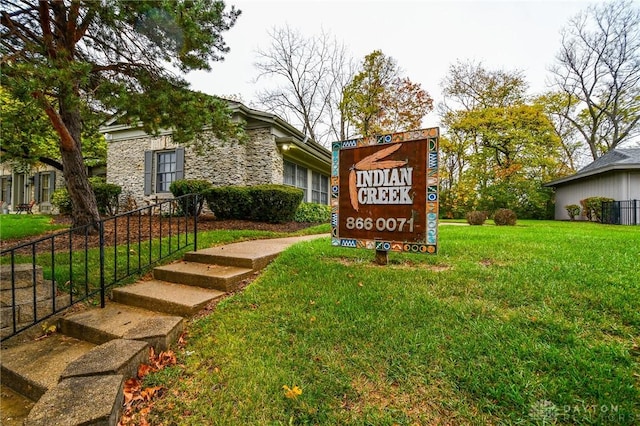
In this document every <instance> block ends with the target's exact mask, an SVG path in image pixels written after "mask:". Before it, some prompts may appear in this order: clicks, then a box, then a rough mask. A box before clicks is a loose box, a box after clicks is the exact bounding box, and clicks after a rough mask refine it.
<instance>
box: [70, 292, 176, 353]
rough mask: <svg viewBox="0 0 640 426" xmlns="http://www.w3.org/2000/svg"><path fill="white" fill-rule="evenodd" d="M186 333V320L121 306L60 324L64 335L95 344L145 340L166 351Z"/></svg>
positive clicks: (78, 316) (112, 304)
mask: <svg viewBox="0 0 640 426" xmlns="http://www.w3.org/2000/svg"><path fill="white" fill-rule="evenodd" d="M183 329H184V320H183V319H182V317H177V316H168V315H163V314H159V313H157V312H153V311H148V310H146V309H140V308H136V307H133V306H127V305H122V304H120V303H108V304H107V305H106V306H105V308H104V309H91V310H88V311H85V312H80V313H78V314H73V315H69V316H67V317H64V318H62V319H61V320H60V332H61V333H64V334H66V335H68V336H72V337H76V338H82V339H84V340H87V341H89V342H92V343H95V344H103V343H106V342H108V341H110V340H113V339H129V340H142V341H145V342H147V343H148V344H149V345H150V346H153V348H155V349H156V350H157V351H163V350H166V349H167V348H168V347H169V345H170V344H171V343H173V342H175V341H176V340H177V339H178V337H179V336H180V333H182V330H183Z"/></svg>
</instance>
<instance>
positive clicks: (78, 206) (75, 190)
mask: <svg viewBox="0 0 640 426" xmlns="http://www.w3.org/2000/svg"><path fill="white" fill-rule="evenodd" d="M61 92H62V91H61ZM70 94H71V95H70ZM74 94H75V90H73V89H71V90H69V92H67V93H66V95H67V96H64V95H65V93H64V92H62V96H60V98H59V101H60V119H61V121H62V123H63V126H64V127H65V129H66V131H67V134H68V135H69V136H71V138H66V140H65V138H62V139H63V140H61V143H60V154H61V155H62V164H63V165H64V172H63V173H64V178H65V180H66V183H67V190H68V191H69V197H70V198H71V207H72V210H71V217H72V219H73V227H81V226H86V225H91V226H90V228H89V232H90V233H92V232H94V231H97V230H98V225H97V222H98V221H99V220H100V213H99V212H98V206H97V203H96V197H95V194H94V193H93V189H91V186H90V185H89V176H88V173H87V169H86V167H85V165H84V161H83V158H82V149H81V138H82V118H81V116H80V111H79V109H78V108H77V106H76V105H77V96H73V95H74ZM54 127H55V126H54ZM78 232H81V233H84V229H82V230H79V231H78Z"/></svg>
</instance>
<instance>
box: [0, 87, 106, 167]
mask: <svg viewBox="0 0 640 426" xmlns="http://www.w3.org/2000/svg"><path fill="white" fill-rule="evenodd" d="M0 110H1V111H2V145H0V152H2V156H1V157H0V162H12V163H19V164H24V165H33V164H35V163H36V162H40V163H43V164H47V165H49V166H51V167H54V168H55V169H57V170H59V171H61V172H63V171H64V166H63V164H62V163H61V162H60V149H59V148H58V139H59V138H58V135H57V133H56V132H55V131H54V129H53V128H52V127H51V122H50V121H49V119H48V117H47V115H46V114H45V113H44V111H43V110H42V108H40V106H39V105H38V103H37V101H36V99H34V98H32V97H29V98H25V99H21V100H20V99H16V98H14V97H13V96H11V94H10V93H9V92H8V91H7V90H6V89H5V88H4V87H0ZM83 117H84V118H83V119H84V122H83V133H82V140H83V148H82V156H83V159H84V161H85V165H92V166H95V165H105V164H106V161H107V144H106V141H105V139H104V136H103V135H101V134H100V133H99V132H98V127H99V125H100V123H101V122H102V121H103V119H104V117H103V115H97V116H96V115H88V114H83ZM92 118H97V119H96V120H92Z"/></svg>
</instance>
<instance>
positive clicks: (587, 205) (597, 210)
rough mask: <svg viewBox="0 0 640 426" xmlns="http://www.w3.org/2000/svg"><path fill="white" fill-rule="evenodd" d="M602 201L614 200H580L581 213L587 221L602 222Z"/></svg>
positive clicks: (593, 198) (595, 198)
mask: <svg viewBox="0 0 640 426" xmlns="http://www.w3.org/2000/svg"><path fill="white" fill-rule="evenodd" d="M604 201H607V202H610V201H615V200H614V199H613V198H607V197H589V198H585V199H584V200H580V204H581V205H582V211H583V212H584V215H585V216H586V217H587V219H589V220H595V221H596V222H602V203H603V202H604Z"/></svg>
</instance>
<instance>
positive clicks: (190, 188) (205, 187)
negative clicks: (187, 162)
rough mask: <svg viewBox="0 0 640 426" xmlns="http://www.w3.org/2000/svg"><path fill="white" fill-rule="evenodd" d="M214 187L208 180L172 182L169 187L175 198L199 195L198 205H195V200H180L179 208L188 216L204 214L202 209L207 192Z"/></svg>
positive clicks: (186, 198)
mask: <svg viewBox="0 0 640 426" xmlns="http://www.w3.org/2000/svg"><path fill="white" fill-rule="evenodd" d="M212 187H213V184H212V183H211V182H209V181H207V180H202V179H179V180H175V181H173V182H171V185H169V191H171V193H172V194H173V196H174V197H176V198H177V197H181V196H183V195H188V194H198V195H200V197H199V198H198V203H197V205H196V204H194V203H193V199H192V198H190V197H185V198H183V199H180V200H178V206H179V208H180V212H181V213H182V214H185V215H187V216H193V215H196V216H198V215H200V213H202V207H203V206H204V202H205V199H206V196H207V191H209V190H210V189H211V188H212Z"/></svg>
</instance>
